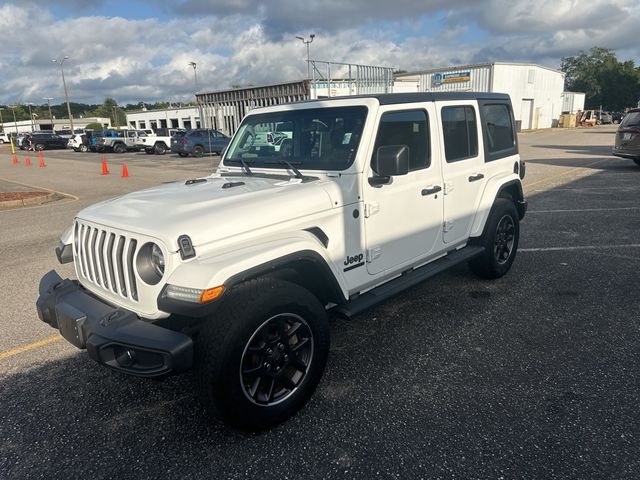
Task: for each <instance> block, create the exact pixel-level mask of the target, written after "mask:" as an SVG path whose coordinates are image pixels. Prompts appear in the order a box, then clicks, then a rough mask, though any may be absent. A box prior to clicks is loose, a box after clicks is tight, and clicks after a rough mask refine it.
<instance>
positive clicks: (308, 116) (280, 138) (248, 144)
mask: <svg viewBox="0 0 640 480" xmlns="http://www.w3.org/2000/svg"><path fill="white" fill-rule="evenodd" d="M366 116H367V107H362V106H361V107H334V108H313V109H304V110H288V111H286V112H277V113H264V114H257V115H250V116H248V117H246V118H245V119H244V121H243V122H242V125H240V128H239V129H238V132H237V133H236V134H235V136H234V137H233V141H232V143H231V145H230V146H229V149H228V151H227V155H226V157H225V159H224V163H225V165H234V164H240V163H241V161H240V160H243V161H244V162H245V163H247V164H250V165H252V166H253V165H255V166H258V167H271V168H282V161H283V160H285V161H287V162H290V163H291V164H292V165H295V166H297V167H298V168H300V169H309V170H344V169H346V168H348V167H349V166H350V165H351V164H352V163H353V160H354V159H355V156H356V151H357V149H358V144H359V143H360V137H361V136H362V127H363V126H364V122H365V119H366Z"/></svg>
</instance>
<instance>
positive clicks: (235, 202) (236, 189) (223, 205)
mask: <svg viewBox="0 0 640 480" xmlns="http://www.w3.org/2000/svg"><path fill="white" fill-rule="evenodd" d="M323 184H326V182H323V181H322V180H310V181H305V182H303V181H301V180H299V179H294V178H291V179H287V178H286V177H284V176H283V177H264V176H262V177H261V176H240V175H229V176H224V177H223V176H219V175H213V176H210V177H206V178H203V179H198V180H197V181H196V182H194V183H191V184H187V183H185V182H184V181H180V182H175V183H169V184H165V185H161V186H158V187H154V188H150V189H147V190H141V191H139V192H133V193H129V194H127V195H124V196H121V197H117V198H114V199H111V200H106V201H104V202H101V203H97V204H95V205H92V206H90V207H88V208H85V209H84V210H82V211H81V212H80V213H78V215H77V216H78V218H80V219H82V220H87V221H89V222H92V223H97V224H100V225H104V226H108V227H112V228H117V229H121V230H125V231H128V232H134V233H138V234H142V235H147V236H150V237H154V238H157V239H159V240H160V241H162V242H163V243H164V244H165V245H166V246H167V248H169V249H170V250H171V251H177V250H178V243H177V239H178V237H179V236H180V235H185V234H186V235H189V237H191V240H192V242H193V244H194V245H195V246H196V247H197V246H200V245H203V244H205V243H207V242H211V241H212V240H220V239H223V238H226V237H229V236H233V235H238V234H242V233H244V232H247V231H250V230H256V229H259V228H262V227H266V226H269V225H272V224H277V223H279V222H283V221H287V220H292V219H295V218H298V217H302V216H308V215H311V214H314V213H316V212H319V211H322V210H328V209H330V208H331V207H332V202H331V198H330V196H329V194H328V192H327V191H326V190H325V188H324V186H323Z"/></svg>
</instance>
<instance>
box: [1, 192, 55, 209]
mask: <svg viewBox="0 0 640 480" xmlns="http://www.w3.org/2000/svg"><path fill="white" fill-rule="evenodd" d="M55 197H56V194H55V193H53V192H51V193H48V194H46V195H40V196H38V197H31V198H23V199H20V200H3V201H0V208H11V207H32V206H34V205H41V204H43V203H47V202H51V201H52V200H54V198H55Z"/></svg>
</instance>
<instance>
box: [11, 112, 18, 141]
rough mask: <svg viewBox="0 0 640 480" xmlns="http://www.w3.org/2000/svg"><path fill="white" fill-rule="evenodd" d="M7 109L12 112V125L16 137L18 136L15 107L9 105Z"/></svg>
mask: <svg viewBox="0 0 640 480" xmlns="http://www.w3.org/2000/svg"><path fill="white" fill-rule="evenodd" d="M9 108H10V109H11V111H12V112H13V125H14V126H15V127H16V135H17V134H18V122H16V106H15V105H9Z"/></svg>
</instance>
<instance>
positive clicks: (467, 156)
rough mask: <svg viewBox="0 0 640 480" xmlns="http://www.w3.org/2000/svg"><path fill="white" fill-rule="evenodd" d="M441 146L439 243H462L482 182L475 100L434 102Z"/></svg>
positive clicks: (482, 162)
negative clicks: (441, 203) (436, 109)
mask: <svg viewBox="0 0 640 480" xmlns="http://www.w3.org/2000/svg"><path fill="white" fill-rule="evenodd" d="M436 105H437V108H438V112H439V116H440V120H441V121H440V125H441V129H442V138H443V145H442V151H441V155H442V158H443V159H444V161H443V162H442V170H443V178H444V222H443V240H444V242H445V243H446V244H453V243H458V242H462V241H464V240H466V239H467V238H468V237H469V234H470V232H471V226H472V224H473V220H474V218H475V214H476V211H477V209H478V205H479V203H480V197H481V196H482V192H483V190H484V186H485V183H486V178H485V175H486V172H485V162H484V155H483V154H482V152H483V148H482V147H483V146H482V143H481V142H482V140H481V139H482V134H481V132H482V129H481V126H480V119H479V115H478V105H477V102H475V101H471V102H469V101H456V102H438V103H437V104H436Z"/></svg>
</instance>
